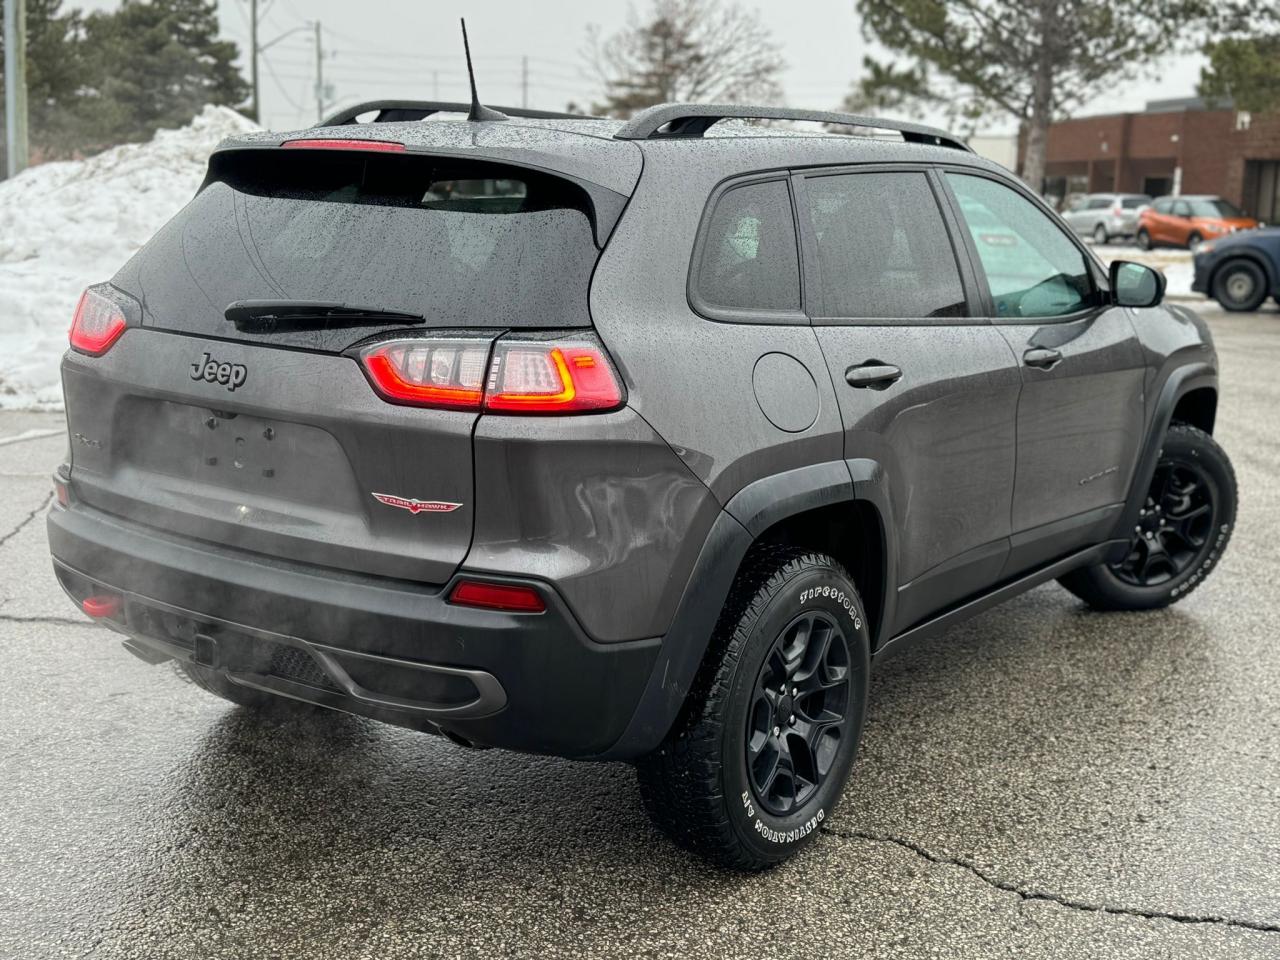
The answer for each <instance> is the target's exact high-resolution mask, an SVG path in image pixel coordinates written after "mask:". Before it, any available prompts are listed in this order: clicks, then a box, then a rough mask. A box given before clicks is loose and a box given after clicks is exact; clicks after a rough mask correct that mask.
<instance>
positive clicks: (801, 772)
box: [746, 610, 849, 816]
mask: <svg viewBox="0 0 1280 960" xmlns="http://www.w3.org/2000/svg"><path fill="white" fill-rule="evenodd" d="M848 712H849V645H848V641H847V639H846V638H845V635H844V632H843V631H842V629H841V627H840V625H839V623H838V622H837V621H836V619H835V617H833V616H832V615H830V614H829V613H827V612H825V611H820V610H810V611H807V612H805V613H803V614H801V615H800V616H798V617H796V618H795V619H794V620H792V621H791V622H790V623H788V624H787V625H786V626H785V627H784V628H783V629H782V631H781V632H780V633H779V634H778V637H777V639H775V640H774V642H773V647H772V649H771V650H770V651H769V654H768V656H767V657H766V658H765V661H764V663H763V664H762V665H761V667H760V673H759V676H758V677H757V678H756V685H755V692H754V695H753V699H752V703H751V708H750V711H749V712H748V715H747V744H746V745H747V770H748V777H749V779H750V782H751V790H752V793H753V794H754V795H755V799H756V802H757V803H759V804H760V806H761V807H763V808H764V809H766V810H768V811H769V812H770V813H772V814H775V815H776V816H785V815H787V814H789V813H791V812H792V811H793V810H795V809H796V808H797V807H801V806H803V805H804V804H805V803H806V802H808V800H809V799H810V798H811V797H812V796H813V795H814V793H816V792H817V791H818V790H819V789H820V788H821V786H822V784H823V781H824V780H825V778H826V777H827V775H828V773H829V772H830V771H831V768H832V764H833V762H834V761H835V758H836V754H837V752H838V751H839V748H840V738H841V736H842V733H843V728H844V725H845V719H846V717H847V716H848Z"/></svg>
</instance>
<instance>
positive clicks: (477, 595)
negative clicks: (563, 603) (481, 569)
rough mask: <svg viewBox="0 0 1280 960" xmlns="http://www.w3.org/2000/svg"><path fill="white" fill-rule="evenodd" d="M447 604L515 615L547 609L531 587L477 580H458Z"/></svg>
mask: <svg viewBox="0 0 1280 960" xmlns="http://www.w3.org/2000/svg"><path fill="white" fill-rule="evenodd" d="M449 602H450V603H452V604H456V605H458V606H461V607H482V608H484V609H486V610H510V611H512V612H515V613H542V611H543V610H545V609H547V605H546V604H545V603H543V601H542V596H541V595H540V594H539V593H538V591H537V590H535V589H533V587H522V586H518V585H515V584H510V583H484V582H482V581H479V580H459V581H458V582H457V584H456V585H455V586H454V588H453V590H452V592H450V594H449Z"/></svg>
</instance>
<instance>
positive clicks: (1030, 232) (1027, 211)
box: [947, 173, 1096, 318]
mask: <svg viewBox="0 0 1280 960" xmlns="http://www.w3.org/2000/svg"><path fill="white" fill-rule="evenodd" d="M947 181H948V182H949V183H950V184H951V189H952V190H954V191H955V195H956V199H957V200H958V201H959V204H960V213H961V215H962V216H963V217H964V220H965V223H966V224H967V225H968V227H969V233H970V234H971V235H972V237H973V244H974V247H975V248H976V249H977V251H978V258H979V259H980V260H981V261H982V269H983V271H984V272H985V273H986V275H987V286H988V287H989V288H990V290H991V299H992V301H993V302H994V304H995V312H996V316H997V317H1001V318H1014V317H1060V316H1066V315H1068V314H1072V313H1076V312H1077V311H1079V310H1082V309H1084V308H1085V307H1087V306H1090V305H1092V304H1093V302H1094V301H1095V299H1096V297H1095V295H1094V286H1093V280H1092V278H1091V277H1090V274H1089V268H1088V265H1087V264H1086V262H1085V258H1084V254H1083V253H1081V252H1080V249H1079V248H1078V247H1077V246H1076V245H1075V244H1074V243H1072V242H1071V241H1070V240H1069V239H1068V238H1067V235H1066V234H1065V233H1063V232H1062V230H1060V229H1059V228H1058V226H1057V224H1056V223H1054V221H1053V220H1051V219H1050V218H1049V216H1048V215H1047V214H1045V213H1044V212H1043V211H1042V210H1040V208H1038V207H1037V206H1035V204H1033V203H1032V202H1031V201H1030V200H1028V199H1027V198H1026V197H1024V196H1022V195H1021V194H1020V193H1018V192H1017V191H1016V190H1013V189H1011V188H1010V187H1007V186H1005V185H1004V184H1002V183H997V182H996V181H995V180H989V179H987V178H986V177H975V176H968V175H965V174H955V173H948V174H947Z"/></svg>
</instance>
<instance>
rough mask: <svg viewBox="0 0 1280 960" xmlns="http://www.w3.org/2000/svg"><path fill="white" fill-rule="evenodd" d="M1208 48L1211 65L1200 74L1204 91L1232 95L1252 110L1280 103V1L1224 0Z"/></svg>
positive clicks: (1221, 96)
mask: <svg viewBox="0 0 1280 960" xmlns="http://www.w3.org/2000/svg"><path fill="white" fill-rule="evenodd" d="M1204 52H1205V54H1206V55H1207V56H1208V58H1209V65H1208V66H1207V67H1205V68H1204V70H1203V71H1202V72H1201V74H1200V93H1201V95H1203V96H1205V97H1208V98H1210V99H1226V98H1230V99H1231V101H1232V102H1233V103H1234V104H1235V106H1236V108H1237V109H1239V110H1248V111H1251V112H1253V113H1264V112H1266V111H1268V110H1278V109H1280V3H1277V2H1276V0H1249V2H1244V0H1230V2H1227V0H1224V2H1221V3H1219V4H1218V5H1217V7H1216V11H1215V21H1214V23H1213V33H1212V35H1211V37H1210V39H1209V41H1208V42H1207V43H1206V44H1205V48H1204Z"/></svg>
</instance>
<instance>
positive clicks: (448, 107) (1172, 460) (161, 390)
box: [48, 101, 1236, 868]
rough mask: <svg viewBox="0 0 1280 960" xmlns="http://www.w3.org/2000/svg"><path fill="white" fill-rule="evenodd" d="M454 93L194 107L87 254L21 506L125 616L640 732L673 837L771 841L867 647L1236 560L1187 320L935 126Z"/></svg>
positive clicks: (267, 657)
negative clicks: (61, 410)
mask: <svg viewBox="0 0 1280 960" xmlns="http://www.w3.org/2000/svg"><path fill="white" fill-rule="evenodd" d="M466 110H467V105H465V104H440V103H421V102H405V101H396V102H380V103H375V104H362V105H361V106H359V107H355V108H352V109H351V110H348V111H344V112H343V113H341V114H339V115H337V116H335V117H332V118H330V119H329V120H328V121H326V123H325V124H324V125H322V126H321V127H320V128H317V129H310V130H306V131H302V132H299V133H296V134H290V135H280V134H277V133H261V134H255V135H250V136H245V137H243V138H240V139H236V140H232V141H228V142H225V143H223V144H222V145H220V147H219V148H218V149H217V151H216V152H215V153H214V154H213V156H212V158H211V160H210V163H209V171H208V177H207V179H206V181H205V183H204V185H203V186H202V188H201V189H200V191H199V193H198V194H197V195H196V197H195V198H194V199H193V200H192V201H191V202H190V204H189V205H188V206H187V207H186V208H185V209H184V210H182V211H181V212H180V213H179V214H178V215H177V216H176V217H175V218H174V219H173V220H172V222H170V223H169V224H168V225H167V226H166V227H164V228H163V229H162V230H161V231H160V232H159V233H158V234H157V235H156V236H155V238H154V239H152V240H151V241H150V242H149V243H148V244H147V245H146V246H145V247H144V248H143V249H142V250H141V251H139V253H138V254H137V255H136V256H135V257H134V258H133V259H132V260H130V262H129V263H127V264H126V265H125V266H124V267H123V268H122V269H121V270H120V272H119V273H118V274H117V275H116V276H115V277H114V278H112V279H111V281H110V282H109V283H104V284H100V285H98V286H95V287H92V288H90V289H89V290H88V291H86V293H85V295H84V297H83V299H82V300H81V303H80V306H79V308H78V309H77V311H76V316H75V320H74V323H73V326H72V332H71V349H70V350H69V351H68V352H67V354H66V357H65V359H64V360H63V364H62V379H63V388H64V392H65V397H66V410H67V418H68V431H69V434H70V452H69V453H68V456H67V461H66V463H65V464H63V465H62V466H61V467H60V468H59V469H58V471H57V475H56V477H55V486H56V494H57V498H56V502H55V505H54V507H53V508H52V510H51V512H50V514H49V518H48V530H49V542H50V545H51V548H52V553H53V561H54V565H55V567H56V571H57V575H58V577H59V579H60V581H61V583H62V586H63V587H64V588H65V590H66V592H67V593H68V594H69V595H70V596H71V598H72V599H73V600H74V601H75V602H76V603H77V604H78V605H79V606H80V608H81V609H82V610H83V611H84V612H85V613H87V614H88V615H89V616H91V617H93V618H95V619H97V620H98V621H100V622H101V623H103V624H105V625H106V626H108V627H110V628H111V629H113V630H115V631H117V632H119V633H121V634H123V635H124V637H125V640H124V644H125V646H126V647H127V648H128V649H129V650H130V651H131V652H133V653H134V654H136V655H137V656H139V657H142V658H143V659H145V660H148V661H152V662H162V661H169V660H172V661H175V662H176V664H177V666H178V667H179V669H180V671H181V672H182V673H183V674H184V675H185V676H186V677H188V678H189V679H190V680H191V681H193V682H194V683H195V684H196V685H198V686H200V687H203V688H204V689H205V690H208V691H210V692H212V693H214V694H217V695H219V696H221V697H225V698H226V699H228V700H231V701H233V702H235V703H238V704H242V705H244V706H246V707H249V708H251V709H258V710H262V711H264V712H266V711H269V710H271V709H276V708H284V707H287V708H289V709H293V710H304V711H305V710H306V709H308V708H309V706H311V705H318V706H322V707H330V708H334V709H338V710H345V711H349V712H351V713H355V714H360V715H363V716H367V717H373V718H376V719H378V720H383V721H387V722H389V723H394V724H399V725H402V726H406V727H412V728H415V729H418V730H423V731H427V732H431V733H437V734H442V735H444V736H446V737H448V738H449V739H451V740H453V741H455V742H457V743H460V744H464V745H470V746H501V747H507V748H511V749H516V750H526V751H538V752H543V753H550V754H556V755H559V756H563V757H572V758H580V759H592V760H624V761H631V762H634V763H635V765H636V767H637V769H638V771H639V778H640V785H641V792H642V795H643V798H644V802H645V804H646V806H647V808H648V809H649V811H650V812H651V813H652V815H653V817H654V818H655V820H656V821H657V822H658V823H659V824H660V825H661V826H662V828H663V829H664V830H666V831H667V832H668V833H669V834H670V835H671V836H672V837H674V838H675V839H676V840H678V841H679V842H681V843H683V844H685V845H686V846H688V847H690V848H692V849H694V850H696V851H699V852H701V853H702V854H704V855H706V856H709V857H711V858H713V859H716V860H718V861H719V862H722V863H725V864H728V865H731V866H735V867H740V868H758V867H762V866H766V865H768V864H771V863H774V862H777V861H779V860H781V859H783V858H785V857H786V856H788V855H789V854H790V853H792V852H793V851H794V850H795V849H796V848H797V847H798V846H799V845H801V844H803V843H805V842H807V841H809V840H811V839H812V837H813V834H814V833H815V831H816V828H817V826H818V825H819V824H821V823H822V822H823V821H824V820H825V819H826V818H828V817H829V816H830V815H831V812H832V809H833V808H834V806H835V804H836V802H837V800H838V798H839V796H840V793H841V791H842V789H843V787H844V783H845V779H846V776H847V774H848V772H849V768H850V765H851V763H852V762H853V758H854V753H855V751H856V749H857V745H858V739H859V734H860V729H861V726H862V721H863V715H864V712H865V709H866V698H867V688H868V674H869V671H870V669H871V667H872V665H873V663H875V662H877V661H879V660H881V659H882V658H884V657H887V656H889V655H891V654H893V653H895V652H897V651H899V650H902V649H904V648H907V647H909V646H911V645H912V644H914V643H916V642H918V641H920V640H922V639H925V638H928V637H932V636H935V635H938V634H940V633H942V632H944V631H945V630H946V628H947V627H948V626H950V625H951V624H953V623H956V622H957V621H959V620H961V619H962V618H964V617H968V616H970V615H972V614H974V613H976V612H978V611H980V610H983V609H985V608H987V607H989V606H991V605H992V604H995V603H998V602H999V601H1001V600H1004V599H1006V598H1008V597H1010V596H1013V595H1015V594H1017V593H1019V592H1021V591H1024V590H1026V589H1028V588H1030V587H1033V586H1035V585H1036V584H1040V583H1043V582H1045V581H1048V580H1052V579H1055V578H1056V579H1059V580H1060V581H1061V582H1062V583H1063V584H1064V585H1065V586H1066V587H1067V589H1069V590H1071V591H1072V592H1073V593H1075V594H1076V595H1077V596H1079V597H1081V598H1083V599H1084V600H1085V601H1086V602H1088V603H1089V604H1091V605H1093V606H1095V607H1098V608H1103V609H1128V610H1132V609H1143V608H1152V607H1160V606H1163V605H1165V604H1168V603H1171V602H1173V601H1175V600H1177V599H1179V598H1181V597H1183V596H1185V595H1186V594H1187V593H1188V592H1189V591H1190V590H1192V589H1194V587H1195V586H1196V585H1197V584H1199V583H1200V582H1201V581H1202V580H1203V578H1204V577H1205V576H1206V575H1207V574H1208V573H1209V571H1210V570H1211V569H1212V568H1213V566H1214V564H1215V563H1216V562H1217V560H1218V558H1219V557H1220V556H1221V554H1222V551H1223V549H1224V548H1225V546H1226V543H1227V540H1228V537H1229V536H1230V533H1231V529H1232V524H1233V522H1234V519H1235V510H1236V492H1235V481H1234V478H1233V474H1232V470H1231V466H1230V463H1229V462H1228V460H1227V458H1226V456H1225V455H1224V454H1223V452H1222V451H1221V449H1219V447H1218V446H1217V444H1216V443H1215V442H1214V440H1213V438H1212V437H1211V436H1210V434H1211V433H1212V430H1213V426H1214V413H1215V409H1216V404H1217V389H1218V386H1217V383H1218V381H1217V363H1216V359H1215V355H1214V351H1213V347H1212V343H1211V340H1210V337H1209V332H1208V330H1207V329H1206V328H1205V325H1204V324H1203V323H1202V322H1201V321H1200V319H1198V318H1197V316H1196V315H1195V314H1193V313H1191V312H1189V311H1187V310H1183V309H1180V308H1177V307H1166V306H1162V305H1161V303H1160V301H1161V296H1162V293H1163V279H1162V278H1161V277H1160V276H1159V275H1158V274H1156V273H1154V272H1152V271H1150V270H1148V269H1147V268H1145V267H1142V266H1139V265H1137V264H1122V263H1118V264H1114V265H1113V266H1112V268H1111V270H1110V273H1108V271H1107V270H1105V269H1104V268H1103V267H1102V266H1101V265H1100V264H1099V262H1098V261H1097V260H1096V259H1095V258H1094V257H1093V255H1092V254H1091V253H1090V252H1089V251H1088V250H1087V249H1086V248H1085V247H1084V246H1083V245H1082V244H1081V243H1080V241H1079V240H1078V239H1077V238H1076V237H1074V236H1073V235H1072V232H1071V231H1070V230H1069V229H1067V228H1066V227H1064V225H1063V223H1062V221H1061V220H1060V219H1059V218H1058V217H1057V216H1056V215H1055V214H1054V213H1052V212H1051V211H1050V210H1049V209H1048V208H1046V207H1045V205H1044V204H1043V203H1042V202H1041V201H1040V200H1039V199H1038V198H1037V197H1035V196H1034V195H1033V194H1032V193H1030V192H1029V191H1028V190H1027V189H1026V188H1025V187H1024V186H1023V185H1022V184H1021V183H1020V182H1019V181H1017V180H1015V179H1013V178H1011V177H1010V176H1009V175H1008V174H1007V173H1006V172H1005V171H1004V170H1002V169H1001V168H1000V167H999V166H997V165H995V164H993V163H988V162H986V161H984V160H981V159H979V158H978V157H977V156H975V155H974V154H973V153H971V152H970V151H969V150H968V149H967V148H966V147H965V146H964V144H962V143H960V142H958V141H957V140H955V139H953V138H952V137H950V136H949V135H947V134H946V133H943V132H942V131H938V130H933V129H930V128H926V127H920V126H916V125H912V124H907V123H893V122H888V121H881V120H871V119H867V118H861V117H855V116H848V115H843V114H826V113H814V112H803V111H786V110H779V109H771V108H751V107H736V106H706V105H680V104H675V105H664V106H659V107H654V108H652V109H648V110H645V111H644V112H642V113H640V114H639V115H638V116H636V117H635V118H634V119H632V120H630V121H629V122H626V123H622V122H617V121H611V120H603V119H584V118H581V117H569V116H559V115H552V114H538V113H534V112H530V111H517V110H508V111H506V115H501V114H498V115H495V114H493V113H492V112H484V113H480V114H479V117H480V118H479V119H473V117H476V116H477V113H476V111H475V110H474V109H473V111H472V114H471V116H470V117H464V116H462V115H461V113H460V111H461V112H465V111H466ZM360 117H366V118H367V119H365V120H364V122H357V119H358V118H360ZM752 118H764V119H772V120H777V119H801V120H810V121H819V122H821V123H825V124H828V125H830V126H828V127H827V129H832V128H834V127H837V126H840V127H846V128H847V127H852V128H853V129H854V130H855V131H861V132H863V133H866V132H868V131H870V130H871V128H877V129H875V130H874V133H875V134H876V135H875V136H847V135H838V134H835V133H822V132H818V133H814V134H804V133H798V132H789V131H787V130H783V129H780V128H778V127H760V126H757V125H752V124H748V123H746V122H742V121H743V120H744V119H752ZM722 120H723V121H727V122H724V123H721V122H720V121H722ZM889 136H893V137H894V138H895V139H893V140H890V139H888V137H889Z"/></svg>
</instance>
